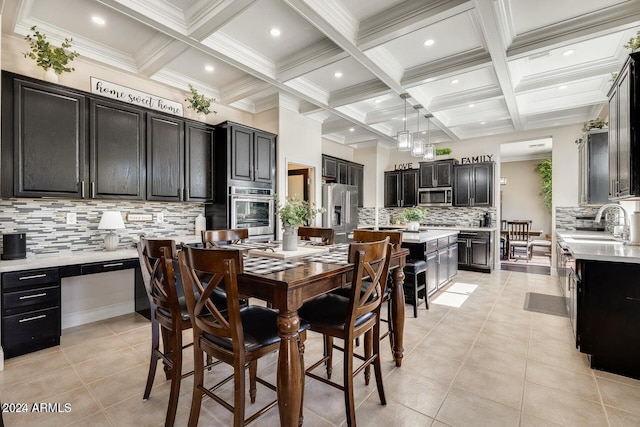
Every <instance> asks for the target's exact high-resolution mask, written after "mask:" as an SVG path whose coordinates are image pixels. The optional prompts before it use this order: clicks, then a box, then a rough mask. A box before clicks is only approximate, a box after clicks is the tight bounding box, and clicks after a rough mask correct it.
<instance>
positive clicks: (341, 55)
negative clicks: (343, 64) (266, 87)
mask: <svg viewBox="0 0 640 427" xmlns="http://www.w3.org/2000/svg"><path fill="white" fill-rule="evenodd" d="M348 57H349V55H348V54H347V52H345V51H344V50H342V49H340V48H339V47H338V46H336V45H335V44H334V43H332V42H331V40H327V39H322V40H320V41H318V42H316V43H314V44H313V45H311V46H308V47H306V48H304V49H302V50H300V51H298V52H296V53H295V54H293V55H292V56H290V57H288V58H285V59H283V60H282V61H281V62H280V63H279V64H277V67H276V79H278V80H279V81H281V82H284V81H287V80H291V79H295V78H296V77H300V76H302V75H304V74H307V73H309V72H311V71H314V70H317V69H318V68H322V67H324V66H326V65H329V64H332V63H334V62H337V61H340V60H341V59H345V58H348Z"/></svg>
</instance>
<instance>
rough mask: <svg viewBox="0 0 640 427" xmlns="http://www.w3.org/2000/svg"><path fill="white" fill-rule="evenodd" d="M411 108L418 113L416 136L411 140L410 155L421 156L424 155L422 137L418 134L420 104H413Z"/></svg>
mask: <svg viewBox="0 0 640 427" xmlns="http://www.w3.org/2000/svg"><path fill="white" fill-rule="evenodd" d="M413 108H415V109H416V112H417V113H418V129H417V130H416V135H418V136H417V137H416V138H415V139H414V140H413V144H412V145H411V155H412V156H413V157H422V156H424V138H422V136H421V135H420V109H421V108H422V105H420V104H418V105H414V106H413Z"/></svg>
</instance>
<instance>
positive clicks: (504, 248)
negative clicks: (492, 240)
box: [500, 219, 509, 259]
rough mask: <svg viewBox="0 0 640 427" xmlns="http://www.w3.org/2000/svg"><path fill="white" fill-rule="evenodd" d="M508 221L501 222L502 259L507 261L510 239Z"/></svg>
mask: <svg viewBox="0 0 640 427" xmlns="http://www.w3.org/2000/svg"><path fill="white" fill-rule="evenodd" d="M507 223H508V221H507V220H506V219H502V220H500V259H507V258H508V255H509V248H508V243H509V237H508V230H509V229H508V225H507Z"/></svg>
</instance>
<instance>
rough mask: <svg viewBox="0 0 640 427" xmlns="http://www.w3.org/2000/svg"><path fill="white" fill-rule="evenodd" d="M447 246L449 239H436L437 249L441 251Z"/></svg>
mask: <svg viewBox="0 0 640 427" xmlns="http://www.w3.org/2000/svg"><path fill="white" fill-rule="evenodd" d="M447 246H449V237H441V238H439V239H438V248H440V249H442V248H445V247H447Z"/></svg>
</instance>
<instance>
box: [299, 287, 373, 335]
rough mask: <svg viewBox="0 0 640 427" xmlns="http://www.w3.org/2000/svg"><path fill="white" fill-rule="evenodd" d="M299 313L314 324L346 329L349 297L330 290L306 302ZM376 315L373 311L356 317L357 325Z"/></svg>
mask: <svg viewBox="0 0 640 427" xmlns="http://www.w3.org/2000/svg"><path fill="white" fill-rule="evenodd" d="M298 314H299V315H300V317H301V318H302V319H304V320H306V321H307V322H309V323H311V324H312V325H313V324H318V325H327V326H331V327H334V328H336V329H344V326H345V325H344V322H345V320H346V318H347V315H348V314H349V298H348V297H344V296H342V295H338V294H336V293H333V292H330V293H328V294H324V295H321V296H319V297H317V298H314V299H312V300H311V301H307V302H306V303H304V304H303V305H302V307H300V310H298ZM374 316H375V313H373V312H370V313H366V314H363V315H362V316H360V317H358V318H357V319H356V323H355V326H360V325H361V324H362V323H364V322H366V321H367V320H369V319H371V318H373V317H374Z"/></svg>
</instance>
